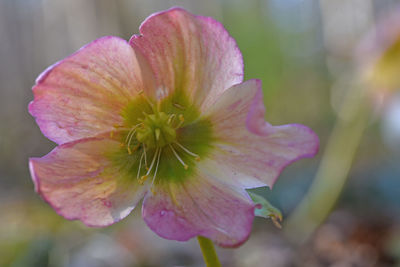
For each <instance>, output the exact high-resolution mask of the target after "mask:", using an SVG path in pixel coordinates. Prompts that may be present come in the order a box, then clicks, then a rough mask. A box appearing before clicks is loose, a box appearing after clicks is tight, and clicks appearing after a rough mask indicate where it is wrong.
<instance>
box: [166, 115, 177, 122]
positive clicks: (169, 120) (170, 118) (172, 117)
mask: <svg viewBox="0 0 400 267" xmlns="http://www.w3.org/2000/svg"><path fill="white" fill-rule="evenodd" d="M175 116H176V115H175V114H171V115H170V116H169V118H168V122H167V123H168V124H171V122H172V120H173V119H174V118H175Z"/></svg>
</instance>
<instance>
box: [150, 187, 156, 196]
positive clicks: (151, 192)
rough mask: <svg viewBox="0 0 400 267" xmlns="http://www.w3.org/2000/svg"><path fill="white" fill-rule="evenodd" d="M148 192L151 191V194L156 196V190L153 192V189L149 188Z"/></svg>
mask: <svg viewBox="0 0 400 267" xmlns="http://www.w3.org/2000/svg"><path fill="white" fill-rule="evenodd" d="M150 191H151V193H153V195H155V194H156V190H154V187H151V188H150Z"/></svg>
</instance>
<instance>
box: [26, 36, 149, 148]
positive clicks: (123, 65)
mask: <svg viewBox="0 0 400 267" xmlns="http://www.w3.org/2000/svg"><path fill="white" fill-rule="evenodd" d="M146 64H147V63H146V62H145V60H144V59H143V56H141V55H140V54H138V53H137V52H135V51H134V49H132V47H131V46H130V45H129V44H128V42H126V41H125V40H123V39H120V38H118V37H113V36H108V37H103V38H100V39H98V40H95V41H93V42H92V43H90V44H88V45H86V46H84V47H83V48H81V49H80V50H79V51H77V52H76V53H75V54H73V55H71V56H69V57H67V58H66V59H64V60H62V61H60V62H58V63H56V64H55V65H53V66H51V67H50V68H48V69H47V70H46V71H44V72H43V73H42V74H41V75H40V76H39V77H38V79H37V80H36V85H35V86H34V87H33V93H34V96H35V98H34V100H33V101H32V102H31V103H30V105H29V112H30V113H31V114H32V116H34V117H35V118H36V121H37V123H38V125H39V127H40V129H41V130H42V132H43V134H44V135H46V136H47V137H48V138H49V139H51V140H53V141H54V142H56V143H58V144H62V143H66V142H70V141H74V140H78V139H80V138H86V137H93V136H96V135H98V134H100V133H103V132H107V131H110V130H111V129H112V127H113V125H115V124H121V123H122V121H123V119H122V117H121V114H120V113H121V109H122V108H123V107H125V106H126V104H127V103H128V102H129V101H130V100H131V99H132V97H134V96H135V95H136V94H137V93H138V92H139V91H141V90H144V91H148V90H152V86H153V84H152V83H153V77H152V73H151V71H150V68H149V67H148V66H147V67H146Z"/></svg>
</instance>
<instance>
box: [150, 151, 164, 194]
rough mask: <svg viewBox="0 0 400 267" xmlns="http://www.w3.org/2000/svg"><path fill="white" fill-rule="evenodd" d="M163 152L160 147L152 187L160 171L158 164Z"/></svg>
mask: <svg viewBox="0 0 400 267" xmlns="http://www.w3.org/2000/svg"><path fill="white" fill-rule="evenodd" d="M161 152H162V149H161V148H160V149H159V150H158V156H157V164H156V169H155V170H154V175H153V181H151V188H152V187H153V185H154V181H155V180H156V176H157V171H158V165H159V164H160V157H161Z"/></svg>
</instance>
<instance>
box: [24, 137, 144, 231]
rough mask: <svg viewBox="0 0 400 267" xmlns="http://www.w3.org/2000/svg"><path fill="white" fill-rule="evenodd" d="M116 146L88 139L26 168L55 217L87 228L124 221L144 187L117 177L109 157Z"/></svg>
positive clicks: (69, 144)
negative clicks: (77, 220)
mask: <svg viewBox="0 0 400 267" xmlns="http://www.w3.org/2000/svg"><path fill="white" fill-rule="evenodd" d="M118 149H120V147H119V143H118V142H116V141H113V140H110V139H104V138H87V139H83V140H79V141H75V142H71V143H67V144H63V145H60V146H58V147H56V148H55V149H54V150H53V151H52V152H50V153H49V154H47V155H46V156H44V157H42V158H31V159H30V161H29V167H30V171H31V175H32V179H33V181H34V184H35V189H36V191H37V192H38V193H39V194H40V195H41V196H42V197H43V199H44V200H46V201H47V202H48V203H49V204H50V205H51V206H52V207H53V208H54V209H55V210H56V211H57V213H58V214H60V215H62V216H64V217H65V218H67V219H70V220H75V219H79V220H81V221H82V222H83V223H84V224H86V225H88V226H95V227H101V226H107V225H110V224H113V223H115V222H117V221H119V220H121V219H123V218H124V217H126V216H127V215H128V214H129V213H130V212H131V211H132V209H133V208H134V207H135V205H136V204H137V202H138V201H139V200H140V199H141V198H142V197H143V195H144V192H145V190H146V187H145V186H141V185H139V184H138V183H137V182H135V180H130V179H128V177H123V176H118V175H119V170H118V167H115V166H113V164H112V163H111V161H110V160H109V158H108V157H107V155H108V153H113V152H114V151H117V150H118Z"/></svg>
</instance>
